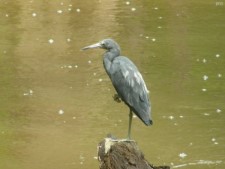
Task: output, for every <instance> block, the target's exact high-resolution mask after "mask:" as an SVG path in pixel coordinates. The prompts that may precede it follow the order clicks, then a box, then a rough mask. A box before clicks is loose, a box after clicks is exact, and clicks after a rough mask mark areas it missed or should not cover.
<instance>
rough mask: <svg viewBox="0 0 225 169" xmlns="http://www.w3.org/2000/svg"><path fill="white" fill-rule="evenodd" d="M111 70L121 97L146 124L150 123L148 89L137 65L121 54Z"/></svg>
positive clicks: (113, 80) (113, 81)
mask: <svg viewBox="0 0 225 169" xmlns="http://www.w3.org/2000/svg"><path fill="white" fill-rule="evenodd" d="M110 72H111V73H110V78H111V81H112V83H113V85H114V87H115V89H116V91H117V93H118V95H119V96H120V97H121V99H122V100H123V101H124V102H125V103H126V104H127V105H128V106H129V107H130V108H131V109H132V111H133V112H134V113H135V114H136V115H137V116H138V117H139V118H140V119H141V120H142V121H143V122H144V123H145V124H146V125H150V124H151V116H150V113H151V112H150V101H149V96H148V90H147V87H146V85H145V82H144V80H143V78H142V76H141V74H140V72H139V71H138V69H137V67H136V66H135V65H134V64H133V62H132V61H130V60H129V59H128V58H126V57H123V56H119V57H117V58H115V59H114V61H113V64H112V66H111V71H110Z"/></svg>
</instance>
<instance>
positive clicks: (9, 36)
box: [0, 0, 225, 169]
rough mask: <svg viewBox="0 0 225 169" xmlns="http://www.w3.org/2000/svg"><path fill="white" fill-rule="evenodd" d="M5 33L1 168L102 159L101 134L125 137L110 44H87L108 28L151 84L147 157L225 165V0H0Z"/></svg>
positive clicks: (137, 126) (140, 131)
mask: <svg viewBox="0 0 225 169" xmlns="http://www.w3.org/2000/svg"><path fill="white" fill-rule="evenodd" d="M0 37H1V38H0V168H4V169H57V168H59V169H74V168H83V169H90V168H98V165H99V164H98V161H97V160H96V156H97V153H96V147H97V144H98V143H99V142H100V141H101V140H102V139H103V138H104V137H105V136H106V135H107V134H108V133H112V134H113V135H115V136H117V137H119V138H124V137H126V135H127V127H128V108H127V107H126V106H125V105H124V104H122V103H121V104H118V103H116V102H115V101H113V99H112V96H113V95H114V94H115V91H114V89H113V87H112V84H111V82H110V80H109V78H108V76H107V75H106V73H105V70H104V68H103V65H102V53H103V51H102V50H100V49H96V50H90V51H85V52H82V51H80V49H81V48H82V47H84V46H87V45H90V44H92V43H95V42H98V41H100V40H102V39H105V38H108V37H111V38H113V39H115V40H116V41H117V42H118V43H119V44H120V46H121V48H122V54H123V55H125V56H129V58H130V59H131V60H133V62H134V63H135V64H136V65H137V67H138V68H139V70H140V72H141V73H142V75H143V77H144V79H145V81H146V84H147V86H148V88H149V90H150V98H151V103H152V116H153V121H154V125H153V126H151V127H146V126H145V125H144V124H143V123H142V122H141V121H140V120H138V119H137V118H135V119H134V122H133V128H132V138H133V139H135V140H136V141H137V142H138V144H139V147H140V149H141V150H143V152H144V154H145V156H146V159H148V160H149V161H150V162H152V163H153V164H155V165H163V164H166V165H170V166H173V168H184V169H189V168H190V169H195V168H196V169H200V168H225V66H224V65H225V48H224V46H225V41H224V39H225V1H223V0H221V1H213V0H204V1H202V2H197V1H194V0H191V1H190V0H183V1H179V0H175V1H159V0H142V1H137V0H132V1H120V0H112V1H106V0H92V1H78V0H73V1H72V0H60V1H59V0H54V1H53V0H52V1H45V0H15V1H8V0H0Z"/></svg>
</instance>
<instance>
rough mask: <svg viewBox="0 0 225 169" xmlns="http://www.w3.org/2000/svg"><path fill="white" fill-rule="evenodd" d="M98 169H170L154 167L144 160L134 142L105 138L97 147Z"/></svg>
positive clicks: (167, 167) (167, 168)
mask: <svg viewBox="0 0 225 169" xmlns="http://www.w3.org/2000/svg"><path fill="white" fill-rule="evenodd" d="M98 160H99V163H100V167H99V168H100V169H170V167H169V166H154V165H152V164H150V163H149V162H148V161H147V160H146V159H145V158H144V154H143V153H142V152H141V151H140V150H139V148H138V146H137V143H136V142H135V141H126V140H116V139H112V138H105V139H104V140H103V141H101V142H100V143H99V145H98Z"/></svg>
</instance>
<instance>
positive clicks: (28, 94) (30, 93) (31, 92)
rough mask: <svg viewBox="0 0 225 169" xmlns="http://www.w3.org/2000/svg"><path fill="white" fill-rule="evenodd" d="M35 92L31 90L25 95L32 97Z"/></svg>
mask: <svg viewBox="0 0 225 169" xmlns="http://www.w3.org/2000/svg"><path fill="white" fill-rule="evenodd" d="M33 93H34V92H33V90H31V89H30V90H29V91H28V92H27V93H23V95H24V96H32V95H33Z"/></svg>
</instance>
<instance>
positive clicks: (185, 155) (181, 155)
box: [179, 153, 187, 158]
mask: <svg viewBox="0 0 225 169" xmlns="http://www.w3.org/2000/svg"><path fill="white" fill-rule="evenodd" d="M179 157H180V158H185V157H187V154H186V153H180V154H179Z"/></svg>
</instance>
